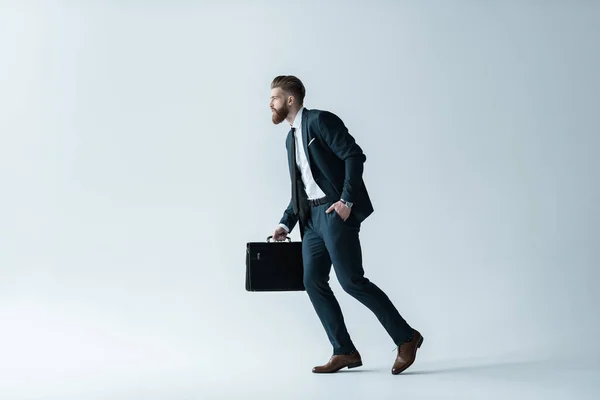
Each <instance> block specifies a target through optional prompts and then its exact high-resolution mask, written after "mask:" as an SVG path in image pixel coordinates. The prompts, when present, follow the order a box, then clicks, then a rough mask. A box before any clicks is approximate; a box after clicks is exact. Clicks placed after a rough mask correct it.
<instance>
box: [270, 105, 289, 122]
mask: <svg viewBox="0 0 600 400" xmlns="http://www.w3.org/2000/svg"><path fill="white" fill-rule="evenodd" d="M288 114H289V109H288V107H287V104H284V105H283V107H282V108H281V110H277V109H274V108H273V109H272V112H271V120H272V121H273V123H274V124H275V125H277V124H280V123H282V122H283V121H285V118H286V117H287V115H288Z"/></svg>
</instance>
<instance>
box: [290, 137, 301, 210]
mask: <svg viewBox="0 0 600 400" xmlns="http://www.w3.org/2000/svg"><path fill="white" fill-rule="evenodd" d="M291 151H292V206H293V207H294V212H295V213H296V214H297V213H298V210H299V208H300V207H299V202H298V165H297V164H296V128H294V127H292V148H291Z"/></svg>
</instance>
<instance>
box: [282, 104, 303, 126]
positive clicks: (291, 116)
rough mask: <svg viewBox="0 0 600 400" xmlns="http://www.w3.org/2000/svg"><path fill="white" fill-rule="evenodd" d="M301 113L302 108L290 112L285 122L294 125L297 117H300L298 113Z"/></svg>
mask: <svg viewBox="0 0 600 400" xmlns="http://www.w3.org/2000/svg"><path fill="white" fill-rule="evenodd" d="M299 111H300V108H296V109H294V110H290V112H289V113H288V115H287V117H286V118H285V120H286V121H287V122H288V123H289V124H290V125H292V124H293V123H294V120H295V119H296V115H298V112H299Z"/></svg>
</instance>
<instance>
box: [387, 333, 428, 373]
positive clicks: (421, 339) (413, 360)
mask: <svg viewBox="0 0 600 400" xmlns="http://www.w3.org/2000/svg"><path fill="white" fill-rule="evenodd" d="M423 340H424V339H423V336H421V338H420V339H419V343H417V348H416V349H415V355H414V357H413V359H412V361H411V362H410V363H409V364H407V365H405V366H404V368H402V369H400V370H398V371H395V372H394V371H392V375H398V374H400V373H402V372H404V371H406V369H407V368H409V367H410V366H411V365H413V363H414V362H415V360H416V359H417V350H418V349H419V348H421V345H422V344H423Z"/></svg>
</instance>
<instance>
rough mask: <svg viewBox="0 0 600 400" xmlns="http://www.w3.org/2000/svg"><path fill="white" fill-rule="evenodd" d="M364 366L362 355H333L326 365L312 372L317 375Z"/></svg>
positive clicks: (315, 368) (356, 353) (357, 353)
mask: <svg viewBox="0 0 600 400" xmlns="http://www.w3.org/2000/svg"><path fill="white" fill-rule="evenodd" d="M361 365H362V360H361V358H360V353H359V352H358V351H356V352H354V353H352V354H339V355H333V356H331V358H330V359H329V361H328V362H327V364H325V365H321V366H318V367H314V368H313V370H312V372H314V373H317V374H323V373H332V372H337V371H339V370H340V369H342V368H345V367H348V368H356V367H360V366H361Z"/></svg>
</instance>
